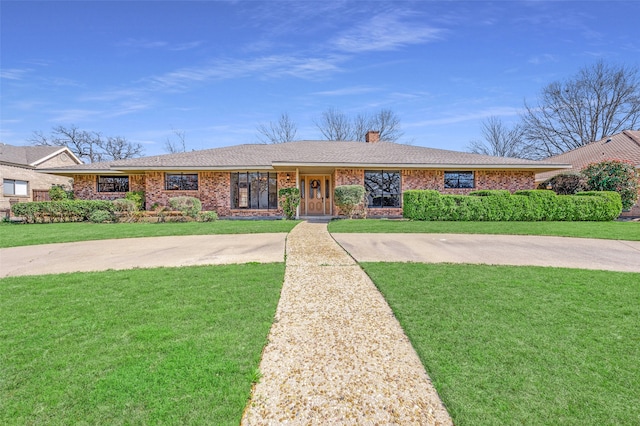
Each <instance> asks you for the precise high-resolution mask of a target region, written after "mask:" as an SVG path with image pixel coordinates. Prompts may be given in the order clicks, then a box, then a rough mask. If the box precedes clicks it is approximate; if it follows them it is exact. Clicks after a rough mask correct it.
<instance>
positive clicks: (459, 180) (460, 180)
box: [444, 170, 476, 189]
mask: <svg viewBox="0 0 640 426" xmlns="http://www.w3.org/2000/svg"><path fill="white" fill-rule="evenodd" d="M469 174H470V175H471V178H470V179H469V178H464V177H462V176H461V175H469ZM447 175H457V176H456V177H452V176H449V177H447ZM452 181H455V182H456V184H455V186H454V185H450V182H452ZM465 183H466V184H465ZM469 185H470V186H469ZM475 187H476V173H475V171H473V170H452V171H445V172H444V188H445V189H474V188H475Z"/></svg>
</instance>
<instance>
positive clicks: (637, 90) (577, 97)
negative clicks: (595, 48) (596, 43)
mask: <svg viewBox="0 0 640 426" xmlns="http://www.w3.org/2000/svg"><path fill="white" fill-rule="evenodd" d="M522 120H523V128H524V138H525V140H526V142H527V143H528V144H529V146H530V147H531V149H532V152H533V153H535V156H536V157H537V158H544V157H548V156H551V155H556V154H560V153H562V152H566V151H569V150H572V149H575V148H578V147H580V146H583V145H586V144H588V143H590V142H593V141H597V140H600V139H604V138H605V137H606V136H610V135H612V134H615V133H618V132H620V131H622V130H633V129H637V128H638V126H640V81H639V77H638V69H637V67H625V66H613V65H608V64H606V63H605V62H604V61H598V62H596V63H595V64H594V65H592V66H588V67H584V68H582V69H580V71H579V72H578V73H577V75H575V76H574V77H573V78H571V79H569V80H567V81H565V82H553V83H551V84H549V85H548V86H546V87H545V88H544V89H542V92H541V94H540V99H539V101H538V105H537V106H531V105H529V104H527V103H526V101H525V112H524V114H523V116H522Z"/></svg>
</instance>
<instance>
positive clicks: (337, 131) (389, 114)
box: [315, 108, 404, 142]
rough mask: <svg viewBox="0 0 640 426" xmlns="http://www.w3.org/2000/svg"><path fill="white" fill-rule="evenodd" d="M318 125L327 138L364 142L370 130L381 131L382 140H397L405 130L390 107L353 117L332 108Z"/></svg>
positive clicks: (324, 113)
mask: <svg viewBox="0 0 640 426" xmlns="http://www.w3.org/2000/svg"><path fill="white" fill-rule="evenodd" d="M315 124H316V126H317V127H318V129H319V130H320V132H321V133H322V135H323V136H324V138H325V139H327V140H332V141H361V142H364V140H365V136H366V134H367V132H368V131H370V130H376V131H379V132H380V140H383V141H391V142H395V141H397V140H398V139H400V138H401V137H402V136H403V135H404V132H402V130H401V128H400V118H399V117H398V116H397V114H396V113H395V112H393V111H391V110H389V109H381V110H380V111H378V112H377V113H375V114H372V115H368V114H358V115H357V116H355V117H354V118H353V119H351V118H349V117H348V116H347V115H346V114H344V113H343V112H341V111H339V110H336V109H335V108H330V109H328V110H326V111H325V112H323V113H322V116H321V118H320V120H319V121H316V122H315Z"/></svg>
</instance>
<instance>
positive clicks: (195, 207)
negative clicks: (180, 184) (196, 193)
mask: <svg viewBox="0 0 640 426" xmlns="http://www.w3.org/2000/svg"><path fill="white" fill-rule="evenodd" d="M169 205H170V206H171V208H172V209H173V210H178V211H180V212H182V215H183V216H188V217H192V218H194V219H196V218H197V217H198V213H200V211H201V210H202V203H201V202H200V200H199V199H197V198H196V197H174V198H169Z"/></svg>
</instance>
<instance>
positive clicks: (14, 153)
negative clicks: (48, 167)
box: [0, 144, 65, 167]
mask: <svg viewBox="0 0 640 426" xmlns="http://www.w3.org/2000/svg"><path fill="white" fill-rule="evenodd" d="M63 149H65V148H64V147H60V146H15V145H6V144H0V162H2V163H5V164H16V165H21V166H30V167H34V166H35V165H37V163H38V162H39V160H42V159H44V158H46V157H48V156H50V155H53V154H55V153H57V152H58V151H61V150H63Z"/></svg>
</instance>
